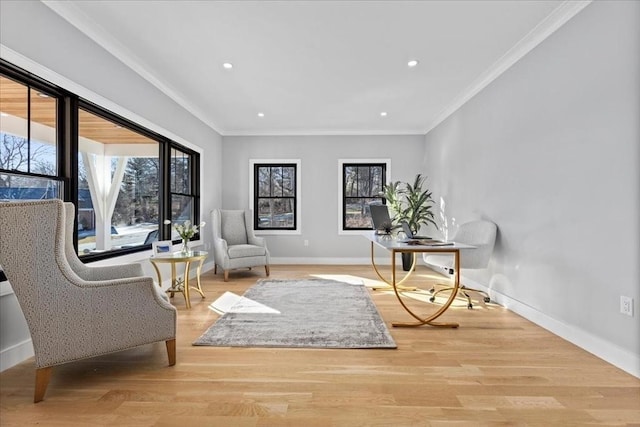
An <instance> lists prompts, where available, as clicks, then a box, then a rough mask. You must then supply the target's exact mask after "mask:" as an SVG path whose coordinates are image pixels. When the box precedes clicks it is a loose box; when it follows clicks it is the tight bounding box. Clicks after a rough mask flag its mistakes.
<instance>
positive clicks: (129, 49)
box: [43, 0, 589, 135]
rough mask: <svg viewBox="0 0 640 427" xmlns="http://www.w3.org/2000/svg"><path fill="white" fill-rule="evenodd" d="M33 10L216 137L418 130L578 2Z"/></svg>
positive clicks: (108, 4) (181, 4)
mask: <svg viewBox="0 0 640 427" xmlns="http://www.w3.org/2000/svg"><path fill="white" fill-rule="evenodd" d="M43 2H44V3H45V4H46V5H48V6H49V7H50V8H51V9H52V10H54V11H55V12H57V13H58V14H60V15H61V16H63V17H64V18H65V19H67V20H68V21H69V22H70V23H72V24H73V25H75V26H76V27H78V28H79V29H80V30H81V31H83V32H84V33H86V34H87V35H88V36H89V37H91V38H92V39H93V40H95V41H96V42H98V43H99V44H100V45H102V46H103V47H104V48H106V49H107V50H108V51H110V52H111V53H112V54H114V55H115V56H116V57H118V58H119V59H120V60H122V61H123V62H124V63H125V64H127V65H128V66H129V67H131V68H132V69H133V70H135V71H136V72H138V73H139V74H140V75H142V76H143V77H144V78H146V79H147V80H149V81H150V82H151V83H153V84H154V85H155V86H157V87H158V88H159V89H161V90H162V91H163V92H165V93H166V94H167V95H169V96H170V97H172V98H173V99H174V100H175V101H177V102H178V103H180V104H181V105H182V106H183V107H184V108H186V109H188V110H189V111H191V112H192V113H193V114H194V115H195V116H197V117H199V118H200V119H201V120H202V121H203V122H205V123H207V124H208V125H209V126H211V127H212V128H214V129H215V130H216V131H218V132H219V133H221V134H222V135H276V134H282V135H292V134H343V135H348V134H424V133H426V132H427V131H428V130H429V129H431V128H432V127H433V126H435V125H436V124H437V123H439V122H440V121H442V120H443V119H444V118H446V117H447V115H449V114H450V113H451V112H453V111H455V109H456V108H458V107H459V106H460V105H462V104H463V103H464V102H465V101H466V100H468V99H469V98H470V97H471V96H473V95H474V94H475V93H477V92H478V91H479V90H481V89H482V88H483V87H484V86H486V85H487V84H488V83H490V82H491V80H493V79H494V78H495V77H496V76H498V75H499V74H500V73H501V72H502V71H504V70H505V69H507V68H508V67H509V66H510V65H511V64H513V63H514V62H515V61H517V60H518V59H519V58H521V57H522V56H523V55H524V54H526V52H528V51H529V50H530V49H532V48H533V47H535V46H536V45H537V44H538V43H539V42H540V41H542V40H543V39H544V38H546V37H547V36H548V35H549V34H551V33H552V32H553V31H554V30H555V29H557V28H558V27H559V26H560V25H562V24H564V23H565V22H566V21H567V20H568V19H570V18H571V17H572V16H573V15H575V13H577V12H578V11H579V10H581V9H582V8H583V7H584V6H586V5H587V4H588V3H589V2H588V1H579V2H565V1H559V0H549V1H542V0H535V1H521V0H517V1H478V0H472V1H422V2H420V1H215V2H214V1H150V0H141V1H132V0H129V1H120V0H116V1H105V0H103V1H94V0H86V1H79V0H73V1H47V0H43ZM410 59H417V60H419V61H420V63H419V65H418V66H417V67H415V68H409V67H408V66H407V61H408V60H410ZM224 62H231V63H232V64H233V69H231V70H226V69H224V68H223V67H222V64H223V63H224ZM383 111H385V112H387V116H386V117H381V115H380V113H381V112H383ZM259 112H263V113H264V117H262V118H261V117H258V113H259Z"/></svg>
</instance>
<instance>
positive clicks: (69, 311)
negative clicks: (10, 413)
mask: <svg viewBox="0 0 640 427" xmlns="http://www.w3.org/2000/svg"><path fill="white" fill-rule="evenodd" d="M68 250H69V247H68V246H67V245H66V239H65V206H64V204H63V203H62V201H60V200H42V201H31V202H26V201H25V202H8V203H0V266H2V268H3V269H4V272H5V274H6V276H7V278H8V280H9V283H10V284H11V287H12V288H13V291H14V293H15V295H16V298H17V300H18V302H19V304H20V307H21V308H22V311H23V313H24V316H25V319H26V320H27V325H28V326H29V331H30V333H31V339H32V343H33V350H34V353H35V367H36V385H35V393H34V402H39V401H41V400H42V399H43V398H44V394H45V392H46V389H47V385H48V383H49V379H50V377H51V372H52V367H53V366H56V365H60V364H63V363H68V362H72V361H76V360H79V359H84V358H89V357H94V356H99V355H103V354H107V353H112V352H116V351H120V350H125V349H128V348H132V347H136V346H139V345H143V344H150V343H154V342H158V341H165V342H166V347H167V353H168V357H169V365H174V364H175V362H176V310H175V308H174V307H173V306H172V305H171V304H169V303H168V302H167V301H166V300H165V299H163V298H162V297H161V296H160V295H159V293H158V292H157V291H156V289H154V286H155V285H154V284H153V279H152V278H151V277H129V278H120V279H113V280H102V279H103V275H106V274H107V270H106V269H102V268H93V269H90V270H84V271H81V270H78V272H76V271H74V269H73V268H72V267H71V266H70V265H69V262H68V261H67V256H66V254H65V251H68ZM71 258H74V257H71ZM72 262H74V261H72ZM74 268H78V266H77V265H76V266H74ZM81 276H85V277H91V276H93V277H94V278H97V279H99V280H85V279H84V278H83V277H81Z"/></svg>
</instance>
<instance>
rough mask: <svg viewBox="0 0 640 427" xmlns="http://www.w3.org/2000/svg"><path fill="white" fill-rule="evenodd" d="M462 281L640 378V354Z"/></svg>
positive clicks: (481, 287) (464, 280)
mask: <svg viewBox="0 0 640 427" xmlns="http://www.w3.org/2000/svg"><path fill="white" fill-rule="evenodd" d="M460 280H461V282H462V283H464V284H465V285H467V286H469V287H472V288H476V289H480V290H483V291H485V292H487V293H488V294H489V296H490V297H491V301H493V302H495V303H497V304H499V305H501V306H503V307H505V308H507V309H509V310H510V311H513V312H514V313H516V314H518V315H520V316H522V317H524V318H525V319H527V320H529V321H531V322H533V323H535V324H536V325H538V326H540V327H542V328H544V329H546V330H548V331H549V332H552V333H553V334H555V335H557V336H559V337H560V338H562V339H564V340H566V341H569V342H570V343H572V344H575V345H577V346H578V347H580V348H582V349H583V350H586V351H588V352H589V353H591V354H593V355H595V356H597V357H599V358H600V359H602V360H604V361H606V362H608V363H610V364H612V365H614V366H616V367H618V368H620V369H622V370H623V371H625V372H627V373H629V374H631V375H633V376H635V377H637V378H640V355H638V354H635V353H633V352H631V351H628V350H626V349H624V348H621V347H619V346H617V345H615V344H613V343H611V342H609V341H606V340H604V339H602V338H600V337H597V336H595V335H593V334H590V333H589V332H586V331H584V330H582V329H580V328H578V327H576V326H575V325H567V324H566V323H564V322H562V321H560V320H558V319H554V318H553V317H550V316H548V315H546V314H544V313H542V312H540V311H539V310H537V309H535V308H533V307H531V306H529V305H527V304H524V303H522V302H520V301H517V300H515V299H513V298H511V297H509V296H507V295H504V294H501V293H500V292H496V291H495V290H493V289H489V288H488V287H487V286H485V285H483V284H481V283H478V282H476V281H474V280H472V279H469V278H468V277H465V276H461V278H460Z"/></svg>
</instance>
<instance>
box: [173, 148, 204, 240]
mask: <svg viewBox="0 0 640 427" xmlns="http://www.w3.org/2000/svg"><path fill="white" fill-rule="evenodd" d="M199 163H200V162H199V161H198V154H197V153H195V152H192V151H190V150H186V149H185V148H184V147H178V146H172V147H171V156H170V166H171V169H170V174H169V181H170V185H169V187H170V197H171V199H170V200H171V218H170V219H171V222H172V223H173V224H183V223H184V222H185V221H189V222H191V224H197V219H198V218H199V217H200V215H199V206H200V194H199V191H198V180H197V179H196V177H197V176H199V175H200V173H199V170H198V167H199ZM172 230H173V228H172ZM194 238H199V234H198V235H196V236H194ZM171 239H172V240H176V239H178V240H179V236H178V234H177V232H176V231H175V230H173V232H172V235H171Z"/></svg>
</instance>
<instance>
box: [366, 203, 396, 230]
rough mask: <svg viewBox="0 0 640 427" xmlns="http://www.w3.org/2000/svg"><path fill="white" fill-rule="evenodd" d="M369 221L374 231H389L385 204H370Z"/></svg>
mask: <svg viewBox="0 0 640 427" xmlns="http://www.w3.org/2000/svg"><path fill="white" fill-rule="evenodd" d="M370 208H371V222H373V229H374V230H376V231H384V232H385V233H389V232H391V218H390V217H389V209H388V208H387V205H371V206H370Z"/></svg>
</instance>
